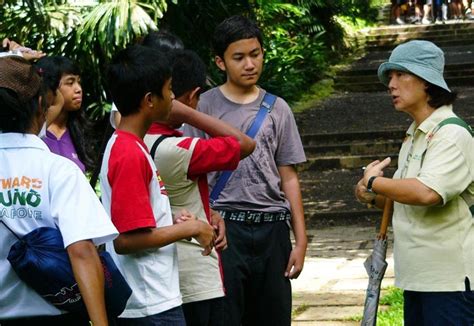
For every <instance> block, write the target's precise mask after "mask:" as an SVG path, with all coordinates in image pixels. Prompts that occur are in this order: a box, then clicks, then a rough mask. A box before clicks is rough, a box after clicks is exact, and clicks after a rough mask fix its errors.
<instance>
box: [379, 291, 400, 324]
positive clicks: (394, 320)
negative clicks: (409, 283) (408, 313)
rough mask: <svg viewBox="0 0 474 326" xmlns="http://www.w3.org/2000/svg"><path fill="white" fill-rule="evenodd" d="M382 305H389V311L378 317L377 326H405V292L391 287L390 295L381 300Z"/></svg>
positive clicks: (380, 313)
mask: <svg viewBox="0 0 474 326" xmlns="http://www.w3.org/2000/svg"><path fill="white" fill-rule="evenodd" d="M380 304H381V305H387V306H389V308H388V309H387V310H384V311H381V312H379V313H378V315H377V325H381V326H401V325H403V290H401V289H398V288H395V287H390V288H388V293H387V294H386V295H384V296H383V297H382V298H381V299H380Z"/></svg>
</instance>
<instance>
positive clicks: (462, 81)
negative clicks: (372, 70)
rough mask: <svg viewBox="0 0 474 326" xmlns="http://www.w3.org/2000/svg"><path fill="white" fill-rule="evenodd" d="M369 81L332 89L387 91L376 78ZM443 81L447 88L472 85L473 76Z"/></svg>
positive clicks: (339, 84)
mask: <svg viewBox="0 0 474 326" xmlns="http://www.w3.org/2000/svg"><path fill="white" fill-rule="evenodd" d="M370 79H373V80H371V81H360V82H357V81H354V82H346V83H336V84H335V85H334V88H335V89H339V90H344V91H350V92H379V91H383V90H386V89H387V87H386V86H385V85H383V84H382V83H380V81H379V80H378V78H377V77H375V78H370ZM445 80H446V83H448V85H449V86H464V85H474V75H467V76H455V77H445Z"/></svg>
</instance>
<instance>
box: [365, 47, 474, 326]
mask: <svg viewBox="0 0 474 326" xmlns="http://www.w3.org/2000/svg"><path fill="white" fill-rule="evenodd" d="M443 69H444V54H443V51H442V50H441V49H440V48H438V47H437V46H436V45H435V44H433V43H431V42H428V41H411V42H407V43H404V44H402V45H399V46H397V47H396V48H395V49H394V50H393V52H392V54H391V56H390V58H389V60H388V61H387V62H385V63H383V64H382V65H381V66H380V67H379V70H378V76H379V79H380V81H381V82H382V83H383V84H384V85H386V86H387V87H388V90H389V93H390V95H391V97H392V102H393V105H394V107H395V109H396V110H397V111H400V112H405V113H407V114H408V115H409V116H410V117H411V118H412V119H413V123H412V124H411V126H410V127H409V129H408V131H407V133H406V138H405V140H404V142H403V144H402V147H401V150H400V153H399V157H398V169H397V171H396V172H395V175H394V176H393V179H392V178H387V177H383V169H384V168H385V167H387V166H388V165H389V164H390V158H386V159H385V160H383V161H381V162H380V161H374V162H372V163H371V164H369V165H368V166H367V167H366V169H365V172H364V177H363V178H362V179H361V180H360V181H359V182H358V184H357V186H356V197H357V199H358V200H360V201H361V202H364V203H372V204H376V206H377V207H383V204H384V201H385V198H390V199H392V200H393V201H394V213H393V230H394V235H395V241H394V261H395V285H396V286H398V287H400V288H402V289H403V290H404V299H405V306H404V319H405V325H407V326H409V325H430V326H432V325H473V324H474V292H472V291H471V287H472V286H474V285H472V284H474V226H473V218H472V214H471V212H470V210H469V206H470V205H472V199H473V195H474V183H473V176H474V155H473V153H474V142H473V138H472V134H471V133H472V130H471V129H470V128H469V126H467V124H465V123H464V124H463V121H462V120H460V119H459V118H457V117H456V115H455V114H454V113H453V108H452V103H453V102H454V100H455V98H456V94H455V93H453V92H452V91H451V90H450V89H449V87H448V85H447V84H446V81H445V80H444V78H443ZM453 118H454V119H453ZM447 119H449V120H447ZM468 203H469V204H468Z"/></svg>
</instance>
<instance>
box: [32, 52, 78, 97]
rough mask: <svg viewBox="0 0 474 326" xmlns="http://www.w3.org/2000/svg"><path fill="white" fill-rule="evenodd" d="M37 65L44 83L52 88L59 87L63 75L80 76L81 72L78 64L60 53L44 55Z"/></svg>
mask: <svg viewBox="0 0 474 326" xmlns="http://www.w3.org/2000/svg"><path fill="white" fill-rule="evenodd" d="M35 65H36V67H37V68H38V69H39V70H40V71H41V76H42V77H43V83H45V84H46V85H48V86H49V87H50V88H52V89H56V88H58V87H59V82H60V81H61V78H62V77H63V75H76V76H79V75H80V74H81V73H80V70H79V68H78V66H77V65H76V64H75V63H74V62H73V61H72V60H70V59H68V58H66V57H63V56H59V55H58V56H48V57H43V58H41V59H39V60H38V62H36V64H35Z"/></svg>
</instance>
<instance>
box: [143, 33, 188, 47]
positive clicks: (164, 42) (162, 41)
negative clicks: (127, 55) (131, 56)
mask: <svg viewBox="0 0 474 326" xmlns="http://www.w3.org/2000/svg"><path fill="white" fill-rule="evenodd" d="M142 45H143V46H147V47H149V48H152V49H154V50H158V51H161V52H169V51H173V50H183V49H184V44H183V41H181V39H180V38H179V37H178V36H176V35H174V34H173V33H171V32H169V31H166V30H159V31H153V32H150V33H148V34H147V36H145V38H144V39H143V42H142Z"/></svg>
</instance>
